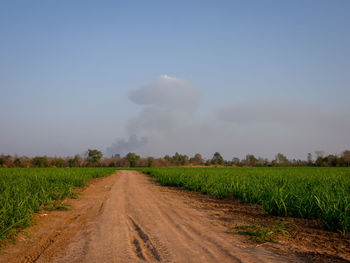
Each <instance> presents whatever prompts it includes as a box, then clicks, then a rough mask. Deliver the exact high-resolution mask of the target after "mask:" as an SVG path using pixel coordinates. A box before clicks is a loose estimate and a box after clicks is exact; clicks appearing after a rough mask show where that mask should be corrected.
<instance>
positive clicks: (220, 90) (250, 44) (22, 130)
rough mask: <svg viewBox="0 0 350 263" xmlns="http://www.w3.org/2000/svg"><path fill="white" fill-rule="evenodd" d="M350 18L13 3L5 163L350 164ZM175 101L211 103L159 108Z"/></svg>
mask: <svg viewBox="0 0 350 263" xmlns="http://www.w3.org/2000/svg"><path fill="white" fill-rule="evenodd" d="M349 13H350V2H349V1H340V0H337V1H1V3H0V37H1V41H0V121H1V126H0V153H1V152H3V153H10V154H15V153H17V154H19V155H43V154H47V155H61V156H64V155H73V154H75V153H82V152H83V151H85V150H86V149H88V148H98V149H100V150H102V151H104V152H108V150H107V149H110V151H116V152H115V153H117V151H120V153H122V154H124V153H125V152H127V151H135V152H138V153H141V154H145V155H154V156H158V155H163V154H166V153H169V154H173V153H174V152H175V151H178V152H183V153H188V154H194V153H196V152H201V153H202V154H203V155H204V156H207V157H210V156H211V155H212V153H213V152H215V151H220V152H222V153H223V155H224V156H225V157H226V158H227V159H231V158H232V157H233V156H239V157H242V156H244V155H245V154H247V153H253V154H256V155H261V156H266V157H270V158H272V157H273V156H274V154H275V153H277V152H283V153H285V154H286V155H287V156H289V157H295V158H305V156H306V154H307V152H313V151H315V150H324V151H326V152H330V153H340V152H341V151H343V150H345V149H348V148H350V140H349V139H348V135H347V134H349V132H350V124H349V122H350V121H349V119H348V117H349V116H350V110H349V108H350V107H349V106H348V104H349V98H350V74H349V72H350V29H349V28H350V16H349ZM162 75H167V76H168V77H169V78H167V79H166V78H162V77H161V76H162ZM172 78H176V79H175V80H174V79H172ZM167 81H168V82H167ZM177 85H178V86H177ZM163 86H164V92H163V90H162V87H163ZM147 87H148V88H147ZM150 87H151V88H150ZM152 87H153V88H152ZM158 89H160V90H161V92H160V93H157V94H158V95H155V94H154V90H158ZM174 90H182V92H183V96H182V94H178V97H179V98H180V100H175V102H177V104H179V105H181V104H186V103H188V101H189V100H188V98H191V97H190V96H192V95H194V94H197V95H196V96H197V97H198V98H200V101H198V102H197V98H193V100H194V101H196V103H197V104H198V105H197V104H196V105H197V107H196V109H195V110H194V112H192V111H191V113H187V114H186V117H184V116H182V113H181V112H182V111H181V107H167V106H166V105H165V104H166V103H162V104H160V103H159V101H158V100H161V101H165V102H167V103H168V104H169V105H173V104H174V103H173V101H172V100H171V97H174V96H175V97H177V95H176V94H175V93H174ZM137 91H140V92H141V93H142V94H148V95H147V96H150V98H151V99H150V101H151V102H149V101H148V102H147V103H144V102H141V103H140V100H141V98H139V99H138V100H137V102H135V101H133V100H132V98H131V95H130V93H133V94H134V95H135V92H137ZM149 94H150V95H149ZM159 94H163V95H162V96H165V99H164V100H162V97H159ZM167 94H172V95H171V96H168V95H167ZM174 94H175V95H174ZM135 96H136V95H135ZM135 96H134V97H135ZM143 96H144V95H143ZM152 96H153V97H152ZM154 96H155V97H154ZM185 96H187V99H185V101H182V100H181V98H184V97H185ZM190 101H191V99H190ZM271 105H273V106H272V107H271ZM247 112H249V114H248V115H247V116H245V114H246V113H247ZM276 112H280V115H278V114H277V115H276V116H275V115H274V114H275V113H276ZM150 114H151V115H152V116H150ZM238 115H239V116H238ZM272 115H273V116H274V117H273V118H271V116H272ZM286 115H288V116H289V115H291V116H289V117H287V118H285V117H284V116H286ZM223 116H226V117H223ZM227 116H229V117H227ZM232 116H233V117H232ZM268 116H270V117H268ZM140 118H142V120H141V119H140ZM148 118H152V120H149V121H148ZM158 118H159V119H158ZM164 119H167V122H165V123H163V122H162V121H163V120H164ZM242 119H243V120H247V121H243V122H242V121H241V120H242ZM249 119H251V120H249ZM135 120H136V121H137V122H138V123H143V124H142V125H141V124H138V125H136V124H132V123H133V122H135ZM310 120H311V121H310ZM154 122H155V123H156V124H159V123H163V124H164V125H165V126H166V127H165V126H161V125H153V128H152V129H150V128H147V126H148V125H147V124H148V123H154ZM131 126H132V128H130V127H131ZM156 126H157V127H158V126H159V127H158V128H157V129H156V128H154V127H156ZM169 127H172V128H171V129H170V128H169ZM291 127H293V128H292V129H291ZM174 134H178V136H177V139H176V140H174V137H173V135H174ZM131 136H133V137H131ZM130 138H146V139H144V140H142V139H136V141H135V140H134V141H133V140H130ZM131 141H133V142H139V141H142V142H143V143H142V144H141V145H137V143H136V145H135V143H133V144H132V145H130V147H129V145H128V142H131ZM118 142H124V144H123V143H122V144H120V143H119V144H118ZM112 144H113V145H114V146H113V147H111V145H112ZM118 145H119V146H120V145H123V147H122V148H119V149H118ZM115 147H117V148H115Z"/></svg>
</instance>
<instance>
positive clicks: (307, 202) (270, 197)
mask: <svg viewBox="0 0 350 263" xmlns="http://www.w3.org/2000/svg"><path fill="white" fill-rule="evenodd" d="M142 171H143V172H144V173H147V174H149V175H151V176H153V177H155V178H156V179H157V180H158V182H159V183H160V184H161V185H167V186H178V187H183V188H185V189H188V190H192V191H198V192H201V193H204V194H209V195H211V196H214V197H218V198H226V197H235V198H238V199H240V200H241V201H242V202H247V203H254V204H261V205H262V209H263V210H264V211H265V212H266V213H267V214H270V215H276V216H290V217H300V218H308V219H318V220H320V221H321V222H322V223H323V224H324V226H325V227H326V228H327V229H329V230H332V231H340V232H342V233H347V232H350V169H349V168H330V167H322V168H321V167H277V168H276V167H273V168H268V167H253V168H249V167H237V168H234V169H233V168H144V169H142Z"/></svg>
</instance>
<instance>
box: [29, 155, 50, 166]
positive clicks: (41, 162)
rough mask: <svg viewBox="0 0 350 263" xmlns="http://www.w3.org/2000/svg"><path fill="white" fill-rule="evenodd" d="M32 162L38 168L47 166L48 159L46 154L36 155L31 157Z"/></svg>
mask: <svg viewBox="0 0 350 263" xmlns="http://www.w3.org/2000/svg"><path fill="white" fill-rule="evenodd" d="M32 164H33V166H35V167H39V168H43V167H49V160H48V159H47V157H46V156H36V157H34V158H33V159H32Z"/></svg>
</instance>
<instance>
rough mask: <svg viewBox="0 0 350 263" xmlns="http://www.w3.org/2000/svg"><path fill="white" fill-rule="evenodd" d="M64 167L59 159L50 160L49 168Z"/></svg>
mask: <svg viewBox="0 0 350 263" xmlns="http://www.w3.org/2000/svg"><path fill="white" fill-rule="evenodd" d="M63 165H64V161H63V160H62V159H61V158H56V157H55V158H53V159H52V160H51V166H54V167H63Z"/></svg>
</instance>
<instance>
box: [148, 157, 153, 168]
mask: <svg viewBox="0 0 350 263" xmlns="http://www.w3.org/2000/svg"><path fill="white" fill-rule="evenodd" d="M153 164H154V158H153V157H148V158H147V166H148V167H152V166H153Z"/></svg>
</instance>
